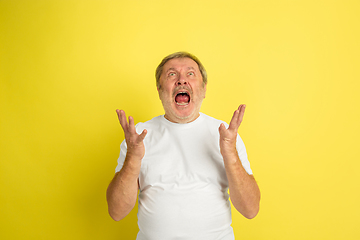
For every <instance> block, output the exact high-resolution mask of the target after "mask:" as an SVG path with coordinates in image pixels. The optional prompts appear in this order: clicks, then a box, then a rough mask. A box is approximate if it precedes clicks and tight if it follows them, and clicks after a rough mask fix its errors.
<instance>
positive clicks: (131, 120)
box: [129, 116, 136, 133]
mask: <svg viewBox="0 0 360 240" xmlns="http://www.w3.org/2000/svg"><path fill="white" fill-rule="evenodd" d="M129 131H130V132H131V133H136V129H135V123H134V118H133V117H132V116H129Z"/></svg>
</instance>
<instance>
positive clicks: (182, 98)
mask: <svg viewBox="0 0 360 240" xmlns="http://www.w3.org/2000/svg"><path fill="white" fill-rule="evenodd" d="M175 102H176V104H177V105H180V106H184V105H187V104H189V102H190V95H189V93H188V92H186V91H180V92H178V93H177V94H176V96H175Z"/></svg>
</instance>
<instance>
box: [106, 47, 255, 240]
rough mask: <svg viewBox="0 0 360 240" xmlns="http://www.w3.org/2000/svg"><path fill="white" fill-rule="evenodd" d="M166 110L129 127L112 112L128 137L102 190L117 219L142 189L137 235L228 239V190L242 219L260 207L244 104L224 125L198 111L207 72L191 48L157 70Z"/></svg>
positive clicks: (142, 239) (129, 123)
mask: <svg viewBox="0 0 360 240" xmlns="http://www.w3.org/2000/svg"><path fill="white" fill-rule="evenodd" d="M156 81H157V90H158V93H159V97H160V100H161V102H162V104H163V107H164V110H165V115H161V116H158V117H155V118H153V119H152V120H150V121H147V122H145V123H139V124H137V125H136V126H135V125H134V119H133V118H132V117H131V116H130V117H129V121H127V119H126V115H125V112H124V111H122V110H120V111H119V110H117V114H118V118H119V121H120V124H121V127H122V128H123V130H124V134H125V140H124V141H123V143H122V144H121V150H120V157H119V159H118V166H117V168H116V174H115V176H114V178H113V180H112V181H111V183H110V185H109V187H108V190H107V201H108V208H109V214H110V216H111V217H112V218H113V219H114V220H116V221H119V220H121V219H122V218H124V217H125V216H126V215H127V214H128V213H129V212H130V211H131V210H132V209H133V207H134V206H135V203H136V200H137V194H138V190H140V192H139V209H138V225H139V229H140V231H139V233H138V235H137V240H145V239H146V240H159V239H161V240H162V239H194V240H199V239H204V240H212V239H214V240H215V239H216V240H232V239H234V233H233V230H232V227H231V212H230V209H231V207H230V202H229V195H228V190H229V192H230V198H231V201H232V203H233V205H234V207H235V208H236V209H237V210H238V211H239V212H240V213H241V214H242V215H243V216H245V217H246V218H253V217H255V216H256V215H257V213H258V211H259V201H260V191H259V188H258V185H257V183H256V181H255V179H254V177H253V175H252V171H251V169H250V164H249V161H248V159H247V154H246V150H245V146H244V143H243V141H242V140H241V138H240V136H239V135H238V133H237V131H238V128H239V126H240V123H241V121H242V119H243V115H244V111H245V105H240V106H239V108H238V109H237V110H236V111H235V112H234V115H233V117H232V119H231V121H230V124H229V126H228V127H227V124H226V123H224V122H222V121H220V120H217V119H214V118H212V117H209V116H207V115H205V114H203V113H200V107H201V103H202V101H203V99H204V98H205V93H206V84H207V76H206V71H205V69H204V67H203V66H202V64H201V63H200V61H199V60H198V59H197V58H196V57H195V56H193V55H192V54H189V53H186V52H178V53H174V54H171V55H169V56H167V57H165V58H164V59H163V61H162V62H161V63H160V65H159V66H158V68H157V69H156Z"/></svg>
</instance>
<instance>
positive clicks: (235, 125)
mask: <svg viewBox="0 0 360 240" xmlns="http://www.w3.org/2000/svg"><path fill="white" fill-rule="evenodd" d="M239 115H240V111H239V109H236V111H235V112H234V114H233V116H232V118H231V121H230V124H229V129H230V130H237V128H238V127H239V125H240V124H239V121H238V120H239Z"/></svg>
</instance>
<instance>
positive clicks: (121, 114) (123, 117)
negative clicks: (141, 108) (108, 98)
mask: <svg viewBox="0 0 360 240" xmlns="http://www.w3.org/2000/svg"><path fill="white" fill-rule="evenodd" d="M116 112H117V114H118V118H119V122H120V125H121V127H122V128H123V130H124V131H127V129H128V128H129V125H128V122H127V121H126V114H125V112H124V111H123V110H116Z"/></svg>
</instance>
